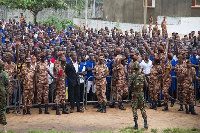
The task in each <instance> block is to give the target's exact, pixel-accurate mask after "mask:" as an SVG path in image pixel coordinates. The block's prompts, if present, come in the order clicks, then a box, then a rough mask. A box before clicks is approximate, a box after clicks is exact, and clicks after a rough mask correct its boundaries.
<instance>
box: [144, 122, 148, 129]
mask: <svg viewBox="0 0 200 133" xmlns="http://www.w3.org/2000/svg"><path fill="white" fill-rule="evenodd" d="M144 128H145V129H148V125H147V120H144Z"/></svg>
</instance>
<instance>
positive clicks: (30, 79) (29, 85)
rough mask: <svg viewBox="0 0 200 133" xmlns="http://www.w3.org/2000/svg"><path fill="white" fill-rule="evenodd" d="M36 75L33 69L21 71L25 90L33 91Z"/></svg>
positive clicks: (25, 68)
mask: <svg viewBox="0 0 200 133" xmlns="http://www.w3.org/2000/svg"><path fill="white" fill-rule="evenodd" d="M34 75H35V71H34V70H33V68H31V67H30V68H28V67H24V68H22V71H21V77H22V78H23V79H24V81H23V87H24V89H33V87H34V78H35V77H34Z"/></svg>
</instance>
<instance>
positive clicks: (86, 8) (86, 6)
mask: <svg viewBox="0 0 200 133" xmlns="http://www.w3.org/2000/svg"><path fill="white" fill-rule="evenodd" d="M87 13H88V0H85V28H87V21H88V20H87Z"/></svg>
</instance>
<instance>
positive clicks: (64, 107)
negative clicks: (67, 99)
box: [62, 104, 69, 114]
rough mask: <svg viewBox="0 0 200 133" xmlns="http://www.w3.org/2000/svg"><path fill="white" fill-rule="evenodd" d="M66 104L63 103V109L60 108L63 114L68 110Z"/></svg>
mask: <svg viewBox="0 0 200 133" xmlns="http://www.w3.org/2000/svg"><path fill="white" fill-rule="evenodd" d="M66 106H67V105H66V104H65V105H63V110H62V113H63V114H69V112H68V111H67V110H66V108H67V107H66Z"/></svg>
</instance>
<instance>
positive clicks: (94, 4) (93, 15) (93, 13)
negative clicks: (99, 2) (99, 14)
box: [92, 0, 96, 18]
mask: <svg viewBox="0 0 200 133" xmlns="http://www.w3.org/2000/svg"><path fill="white" fill-rule="evenodd" d="M93 2H94V3H93V12H92V17H93V18H95V17H96V15H95V13H96V11H95V8H96V7H95V6H96V0H94V1H93Z"/></svg>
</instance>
